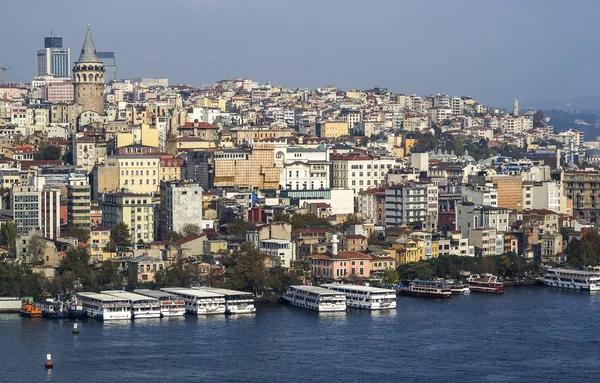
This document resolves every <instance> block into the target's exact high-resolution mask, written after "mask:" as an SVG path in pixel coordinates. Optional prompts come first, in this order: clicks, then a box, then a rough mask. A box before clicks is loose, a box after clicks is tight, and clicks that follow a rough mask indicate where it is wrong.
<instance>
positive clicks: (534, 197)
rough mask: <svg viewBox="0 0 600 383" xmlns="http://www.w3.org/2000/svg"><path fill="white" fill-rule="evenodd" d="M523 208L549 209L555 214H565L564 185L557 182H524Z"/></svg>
mask: <svg viewBox="0 0 600 383" xmlns="http://www.w3.org/2000/svg"><path fill="white" fill-rule="evenodd" d="M522 190H523V208H524V209H547V210H551V211H553V212H555V213H566V212H563V211H562V210H564V209H562V208H561V207H562V204H561V200H562V199H563V194H564V192H563V184H562V182H557V181H542V182H527V181H524V182H523V189H522Z"/></svg>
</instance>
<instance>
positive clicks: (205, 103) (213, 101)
mask: <svg viewBox="0 0 600 383" xmlns="http://www.w3.org/2000/svg"><path fill="white" fill-rule="evenodd" d="M198 106H202V107H205V108H217V109H219V110H220V111H221V112H226V111H227V101H225V100H224V99H222V98H208V97H205V98H202V99H200V101H198Z"/></svg>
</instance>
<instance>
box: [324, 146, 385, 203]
mask: <svg viewBox="0 0 600 383" xmlns="http://www.w3.org/2000/svg"><path fill="white" fill-rule="evenodd" d="M395 164H396V161H395V159H394V158H389V157H380V156H377V155H374V154H369V153H367V152H364V151H358V150H357V151H352V152H349V153H334V154H333V155H332V156H331V168H332V184H331V187H332V188H342V189H352V190H353V191H354V194H355V196H358V193H360V192H361V191H364V190H366V189H372V188H374V187H377V186H380V185H382V184H383V183H385V181H386V176H387V174H388V172H389V171H390V170H391V169H392V168H393V167H394V165H395Z"/></svg>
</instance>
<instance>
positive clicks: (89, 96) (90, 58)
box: [73, 25, 104, 115]
mask: <svg viewBox="0 0 600 383" xmlns="http://www.w3.org/2000/svg"><path fill="white" fill-rule="evenodd" d="M73 74H74V76H75V104H77V105H79V106H80V107H81V111H82V112H87V111H92V112H96V113H98V114H100V115H104V66H103V64H102V62H101V61H100V60H99V59H98V55H97V54H96V47H95V46H94V41H93V40H92V35H91V34H90V26H89V25H88V29H87V34H86V35H85V40H84V41H83V47H82V48H81V54H80V55H79V59H78V60H77V61H76V62H75V67H74V68H73Z"/></svg>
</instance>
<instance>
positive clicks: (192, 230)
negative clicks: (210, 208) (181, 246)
mask: <svg viewBox="0 0 600 383" xmlns="http://www.w3.org/2000/svg"><path fill="white" fill-rule="evenodd" d="M181 234H182V235H183V236H184V237H188V236H190V235H200V234H202V229H201V228H200V226H198V225H196V224H193V223H188V224H185V225H183V228H182V229H181Z"/></svg>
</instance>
